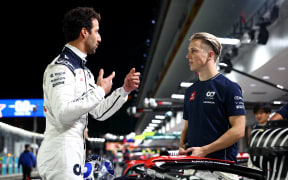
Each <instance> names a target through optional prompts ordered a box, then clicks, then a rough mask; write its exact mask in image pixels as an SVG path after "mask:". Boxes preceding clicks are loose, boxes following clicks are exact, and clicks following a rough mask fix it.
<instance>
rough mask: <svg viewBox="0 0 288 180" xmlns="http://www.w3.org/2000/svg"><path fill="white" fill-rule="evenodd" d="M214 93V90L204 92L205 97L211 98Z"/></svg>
mask: <svg viewBox="0 0 288 180" xmlns="http://www.w3.org/2000/svg"><path fill="white" fill-rule="evenodd" d="M214 95H215V91H207V92H206V98H207V99H213V98H214Z"/></svg>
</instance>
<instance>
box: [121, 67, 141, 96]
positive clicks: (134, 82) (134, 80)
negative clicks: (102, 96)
mask: <svg viewBox="0 0 288 180" xmlns="http://www.w3.org/2000/svg"><path fill="white" fill-rule="evenodd" d="M139 76H140V72H135V68H132V69H131V70H130V72H129V73H128V74H127V75H126V77H125V80H124V89H125V91H127V92H131V91H134V90H135V89H137V88H138V86H139V83H140V78H139Z"/></svg>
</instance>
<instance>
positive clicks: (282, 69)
mask: <svg viewBox="0 0 288 180" xmlns="http://www.w3.org/2000/svg"><path fill="white" fill-rule="evenodd" d="M285 70H286V67H283V66H281V67H278V71H285Z"/></svg>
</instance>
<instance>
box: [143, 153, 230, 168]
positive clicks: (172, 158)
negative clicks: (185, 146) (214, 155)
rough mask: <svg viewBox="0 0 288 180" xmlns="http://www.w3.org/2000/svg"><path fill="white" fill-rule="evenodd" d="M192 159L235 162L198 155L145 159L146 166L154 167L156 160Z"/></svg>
mask: <svg viewBox="0 0 288 180" xmlns="http://www.w3.org/2000/svg"><path fill="white" fill-rule="evenodd" d="M191 160H205V161H218V162H226V163H232V164H235V162H234V161H226V160H221V159H210V158H203V157H197V156H185V155H183V156H156V157H152V158H150V159H148V160H146V161H145V164H144V166H145V168H152V167H153V166H155V162H161V161H165V162H169V161H170V162H171V161H175V162H176V161H177V162H179V161H191Z"/></svg>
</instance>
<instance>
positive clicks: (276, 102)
mask: <svg viewBox="0 0 288 180" xmlns="http://www.w3.org/2000/svg"><path fill="white" fill-rule="evenodd" d="M273 104H282V102H281V101H273Z"/></svg>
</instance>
